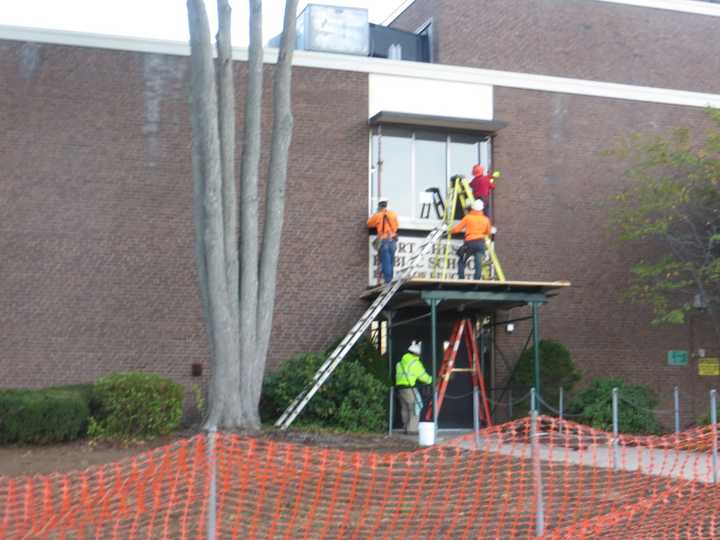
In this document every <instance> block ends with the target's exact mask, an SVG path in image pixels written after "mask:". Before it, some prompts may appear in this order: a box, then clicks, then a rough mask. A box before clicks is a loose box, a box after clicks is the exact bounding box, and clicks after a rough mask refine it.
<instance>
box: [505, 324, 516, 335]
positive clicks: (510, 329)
mask: <svg viewBox="0 0 720 540" xmlns="http://www.w3.org/2000/svg"><path fill="white" fill-rule="evenodd" d="M505 331H506V332H507V333H508V334H512V333H513V332H514V331H515V324H514V323H511V322H509V323H507V324H506V325H505Z"/></svg>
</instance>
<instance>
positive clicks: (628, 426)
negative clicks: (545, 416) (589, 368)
mask: <svg viewBox="0 0 720 540" xmlns="http://www.w3.org/2000/svg"><path fill="white" fill-rule="evenodd" d="M613 387H617V388H618V390H619V395H620V402H619V404H618V407H619V414H618V420H619V422H618V429H619V431H620V432H621V433H637V434H658V433H661V432H662V428H661V426H660V423H659V422H658V421H657V419H656V418H655V414H654V413H653V412H652V409H654V408H655V407H656V406H657V404H658V400H657V397H656V396H655V393H654V392H653V391H652V390H651V389H650V388H648V387H647V386H644V385H639V384H628V383H625V382H624V381H622V380H619V379H597V380H595V381H593V382H592V384H591V385H590V387H588V388H586V389H585V390H583V391H582V392H580V393H579V394H577V396H575V397H574V398H573V400H572V401H571V402H570V405H569V406H568V413H569V414H577V415H580V416H579V417H578V418H574V420H577V421H578V422H580V423H582V424H587V425H590V426H592V427H594V428H598V429H602V430H603V431H612V389H613Z"/></svg>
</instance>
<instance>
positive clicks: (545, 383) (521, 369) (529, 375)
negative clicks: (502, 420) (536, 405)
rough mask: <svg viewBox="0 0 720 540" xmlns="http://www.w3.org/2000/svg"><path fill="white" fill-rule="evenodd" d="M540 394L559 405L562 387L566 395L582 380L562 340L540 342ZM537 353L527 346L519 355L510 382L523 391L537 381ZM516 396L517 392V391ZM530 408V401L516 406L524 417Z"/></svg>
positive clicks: (519, 413)
mask: <svg viewBox="0 0 720 540" xmlns="http://www.w3.org/2000/svg"><path fill="white" fill-rule="evenodd" d="M539 345H540V394H541V397H542V399H543V400H544V401H545V402H546V403H547V404H549V405H550V406H552V407H555V408H557V406H558V402H559V399H560V388H563V390H564V392H565V395H567V394H568V393H569V392H570V390H572V388H573V386H575V383H576V382H578V381H579V380H580V373H579V372H578V371H577V370H576V369H575V364H574V363H573V361H572V358H571V356H570V351H569V350H568V349H567V348H566V347H565V346H564V345H563V344H562V343H560V342H558V341H553V340H549V339H543V340H541V341H540V344H539ZM534 374H535V371H534V353H533V349H532V347H530V348H528V349H525V351H523V353H522V354H521V355H520V359H519V360H518V363H517V366H516V368H515V371H514V372H513V376H512V378H511V379H510V385H511V386H512V387H513V389H515V388H517V389H518V390H519V392H520V393H521V394H524V393H525V392H527V391H528V390H530V388H532V387H533V386H534V384H535V375H534ZM516 395H517V394H516ZM529 410H530V400H529V399H527V400H525V401H523V402H521V403H520V404H518V405H516V407H515V411H516V413H517V415H518V416H525V415H526V414H527V412H528V411H529Z"/></svg>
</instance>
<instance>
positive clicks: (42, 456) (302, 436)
mask: <svg viewBox="0 0 720 540" xmlns="http://www.w3.org/2000/svg"><path fill="white" fill-rule="evenodd" d="M197 433H199V429H198V428H192V429H186V430H183V431H180V432H177V433H174V434H173V435H169V436H166V437H160V438H158V439H154V440H151V441H142V442H133V443H128V444H118V443H109V442H102V441H93V440H89V439H80V440H77V441H72V442H68V443H63V444H51V445H45V446H25V445H10V446H0V476H31V475H35V474H49V473H53V472H69V471H74V470H83V469H86V468H88V467H92V466H93V465H100V464H103V463H112V462H113V461H117V460H120V459H123V458H126V457H129V456H133V455H135V454H139V453H142V452H146V451H148V450H152V449H153V448H157V447H159V446H164V445H166V444H171V443H172V442H174V441H176V440H179V439H183V438H188V437H192V436H193V435H195V434H197ZM258 436H259V437H262V438H267V439H271V440H274V441H285V442H293V443H297V444H307V445H313V446H320V447H326V448H341V449H344V450H351V451H368V452H371V451H372V452H404V451H412V450H415V449H416V448H417V437H409V436H403V435H396V436H393V437H388V436H387V434H377V433H332V432H324V431H301V430H288V431H279V430H276V429H266V430H264V431H262V432H261V433H260V434H259V435H258Z"/></svg>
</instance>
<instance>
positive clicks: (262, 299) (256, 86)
mask: <svg viewBox="0 0 720 540" xmlns="http://www.w3.org/2000/svg"><path fill="white" fill-rule="evenodd" d="M217 5H218V18H219V29H218V36H217V51H218V59H217V85H216V81H215V78H214V73H215V72H214V69H213V67H214V66H213V60H212V48H211V45H210V31H209V27H208V21H207V15H206V13H205V8H204V5H203V0H188V22H189V24H190V48H191V59H190V63H191V69H192V79H191V96H192V103H191V119H192V130H193V177H194V186H195V187H194V190H193V192H194V202H193V215H194V218H195V223H196V244H197V247H196V252H197V253H196V254H197V265H198V274H199V278H200V291H201V297H202V301H203V313H204V315H205V319H206V321H207V326H208V335H209V341H210V354H211V362H212V364H211V382H210V388H209V399H208V404H209V413H208V418H207V419H206V427H208V428H210V427H220V428H228V429H233V428H241V429H258V428H259V427H260V415H259V411H258V406H259V403H260V394H261V391H262V381H263V376H264V372H265V363H266V359H267V352H268V345H269V342H270V331H271V328H272V314H273V308H274V304H275V281H276V278H277V264H278V258H279V253H280V236H281V232H282V225H283V213H284V209H285V184H286V178H287V161H288V150H289V147H290V138H291V134H292V124H293V120H292V114H291V112H290V111H291V107H290V95H291V92H290V78H291V67H292V53H293V49H294V45H295V13H296V10H297V0H288V1H287V4H286V8H285V9H286V12H285V22H284V30H283V40H282V46H281V49H280V55H279V58H278V64H277V66H276V68H275V80H274V83H273V98H274V101H273V134H272V145H271V155H270V173H269V179H268V184H267V197H266V208H265V212H266V224H265V229H264V234H263V249H262V256H261V254H260V242H259V237H260V234H259V232H260V227H259V223H258V179H259V170H260V152H261V148H260V145H261V134H262V126H261V112H262V94H263V46H262V30H261V29H262V2H261V0H250V49H249V60H248V84H247V94H246V99H245V122H244V126H243V128H244V137H243V148H242V161H241V172H240V193H239V201H240V212H239V215H240V231H241V234H240V235H239V237H240V248H239V253H238V233H237V229H238V221H237V207H238V194H237V192H236V189H235V178H234V175H235V173H234V161H233V160H234V152H235V111H234V108H235V104H234V84H233V66H232V47H231V33H230V13H231V11H230V6H229V3H228V0H217ZM240 261H241V262H240Z"/></svg>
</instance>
